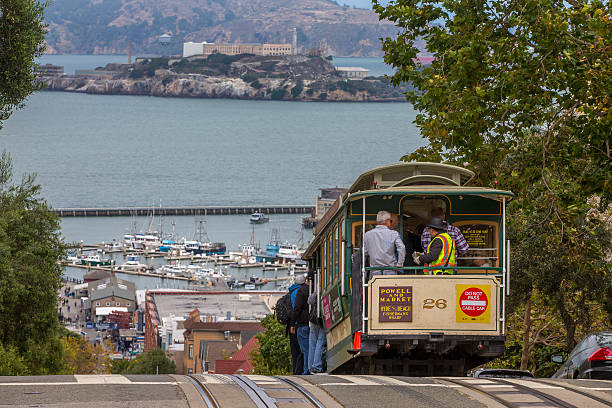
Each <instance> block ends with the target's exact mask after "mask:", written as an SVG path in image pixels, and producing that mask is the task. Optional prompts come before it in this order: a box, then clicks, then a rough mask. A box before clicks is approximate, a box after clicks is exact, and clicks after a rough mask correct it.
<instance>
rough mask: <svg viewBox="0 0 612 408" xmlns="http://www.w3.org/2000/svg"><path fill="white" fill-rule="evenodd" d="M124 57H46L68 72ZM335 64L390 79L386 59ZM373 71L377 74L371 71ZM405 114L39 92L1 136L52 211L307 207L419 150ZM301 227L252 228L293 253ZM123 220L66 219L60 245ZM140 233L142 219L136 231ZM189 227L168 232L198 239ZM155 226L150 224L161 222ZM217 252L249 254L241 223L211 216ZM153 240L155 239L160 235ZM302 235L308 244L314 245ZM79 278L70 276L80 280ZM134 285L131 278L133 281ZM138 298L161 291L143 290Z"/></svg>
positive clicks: (330, 105) (383, 108)
mask: <svg viewBox="0 0 612 408" xmlns="http://www.w3.org/2000/svg"><path fill="white" fill-rule="evenodd" d="M124 57H125V56H44V57H42V59H41V62H42V63H53V64H57V65H64V66H65V67H66V72H69V71H70V70H74V69H80V68H93V67H94V66H102V65H104V64H105V63H107V62H121V61H122V60H123V59H125V60H127V57H125V58H124ZM338 60H340V59H335V61H334V63H336V64H337V65H342V66H365V65H366V63H368V64H370V66H369V67H368V68H370V69H372V74H373V75H382V74H385V73H387V74H388V73H391V71H390V69H389V68H388V67H387V66H386V65H384V63H382V60H381V59H372V58H366V59H363V58H356V59H352V58H344V59H341V60H340V61H338ZM372 67H374V68H372ZM414 118H415V112H414V110H413V109H412V106H411V105H410V104H408V103H334V102H308V103H303V102H284V101H248V100H228V99H188V98H156V97H147V96H119V95H87V94H80V93H64V92H48V91H41V92H36V93H34V94H33V95H31V96H30V97H29V98H28V101H27V103H26V106H25V108H24V109H22V110H19V111H17V112H16V113H15V114H14V115H13V116H12V117H11V118H10V119H9V120H8V121H6V122H5V123H4V128H3V129H2V130H0V148H2V149H6V150H7V151H8V152H9V153H10V154H11V155H12V157H13V162H14V170H15V175H16V178H17V179H19V178H20V177H21V175H22V174H24V173H33V172H34V173H36V174H37V181H38V182H39V183H40V184H41V185H42V197H43V198H45V199H46V200H47V201H48V202H49V203H50V204H51V205H52V206H53V207H119V206H159V205H160V204H161V205H163V206H190V205H279V204H314V201H315V198H316V196H317V194H318V189H319V188H321V187H333V186H349V185H350V184H351V183H352V182H353V181H354V180H355V178H356V177H357V176H358V175H359V174H361V173H362V172H363V171H365V170H368V169H371V168H373V167H377V166H382V165H386V164H391V163H395V162H398V160H399V159H400V157H401V156H402V155H404V154H406V153H408V152H410V151H413V150H414V149H416V148H417V147H418V146H420V145H422V143H423V142H422V140H421V138H420V135H419V132H418V129H417V128H416V127H415V126H414V124H413V123H412V121H413V120H414ZM300 220H301V216H300V215H288V214H287V215H272V216H271V221H270V223H269V224H264V225H258V226H255V241H256V242H260V243H261V244H262V245H265V243H267V241H268V240H269V235H270V233H271V230H272V228H278V229H279V230H280V234H281V239H282V240H287V241H292V242H297V241H298V240H299V239H300V238H301V236H302V233H301V231H300ZM132 221H134V220H132V219H130V217H101V218H96V217H92V218H64V219H63V220H62V233H63V235H64V237H65V239H66V240H67V241H70V242H79V241H81V240H82V241H84V242H85V243H95V242H102V241H105V242H109V241H111V240H112V239H121V237H122V235H123V234H124V233H125V232H126V229H129V228H131V225H132ZM136 221H137V224H139V225H140V226H141V228H143V229H144V225H145V224H146V221H147V220H146V219H137V220H136ZM195 222H196V220H195V218H194V217H174V218H173V219H171V218H166V219H164V220H163V229H164V230H165V231H170V230H171V229H172V224H173V223H174V228H175V229H176V230H177V234H179V235H180V236H185V237H190V234H191V235H193V232H194V225H195ZM156 223H157V221H156ZM206 225H207V231H208V234H209V236H210V239H211V240H213V241H223V242H226V244H227V246H228V249H232V250H234V249H237V245H238V244H240V243H248V242H249V240H250V236H251V233H252V227H251V225H250V224H249V222H248V216H244V215H242V216H240V215H232V216H208V217H207V218H206ZM156 229H158V228H156ZM309 234H310V232H309V231H306V232H305V234H304V241H308V240H309V239H310V237H311V236H310V235H309ZM75 273H76V272H75ZM128 279H130V278H128ZM142 285H144V286H145V287H155V286H159V282H147V283H142Z"/></svg>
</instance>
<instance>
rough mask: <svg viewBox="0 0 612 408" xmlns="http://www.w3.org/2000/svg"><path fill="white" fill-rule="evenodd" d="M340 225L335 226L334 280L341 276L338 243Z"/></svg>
mask: <svg viewBox="0 0 612 408" xmlns="http://www.w3.org/2000/svg"><path fill="white" fill-rule="evenodd" d="M339 229H340V227H339V224H338V225H336V226H334V280H337V279H338V276H340V273H339V270H338V265H339V264H340V261H339V258H340V242H339V241H338V231H339Z"/></svg>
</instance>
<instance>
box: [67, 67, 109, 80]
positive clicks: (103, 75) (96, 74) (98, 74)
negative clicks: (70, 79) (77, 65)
mask: <svg viewBox="0 0 612 408" xmlns="http://www.w3.org/2000/svg"><path fill="white" fill-rule="evenodd" d="M74 75H75V76H84V77H90V78H96V79H113V78H117V77H119V76H121V72H118V71H104V70H100V69H77V70H75V71H74Z"/></svg>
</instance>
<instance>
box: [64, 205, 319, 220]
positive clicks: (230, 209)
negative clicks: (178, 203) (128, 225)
mask: <svg viewBox="0 0 612 408" xmlns="http://www.w3.org/2000/svg"><path fill="white" fill-rule="evenodd" d="M313 210H314V206H313V205H274V206H270V205H245V206H195V207H115V208H55V209H54V211H55V213H56V214H57V215H59V216H60V217H120V216H130V217H132V216H149V215H151V214H155V215H164V216H167V215H240V214H253V213H255V212H261V213H264V214H311V212H312V211H313Z"/></svg>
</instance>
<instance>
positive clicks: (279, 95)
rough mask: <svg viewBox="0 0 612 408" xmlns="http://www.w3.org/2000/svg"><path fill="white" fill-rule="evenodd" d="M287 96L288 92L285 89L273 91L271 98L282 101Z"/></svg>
mask: <svg viewBox="0 0 612 408" xmlns="http://www.w3.org/2000/svg"><path fill="white" fill-rule="evenodd" d="M285 95H287V91H286V90H285V89H284V88H277V89H275V90H273V91H272V94H271V95H270V98H272V99H274V100H280V99H284V98H285Z"/></svg>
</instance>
